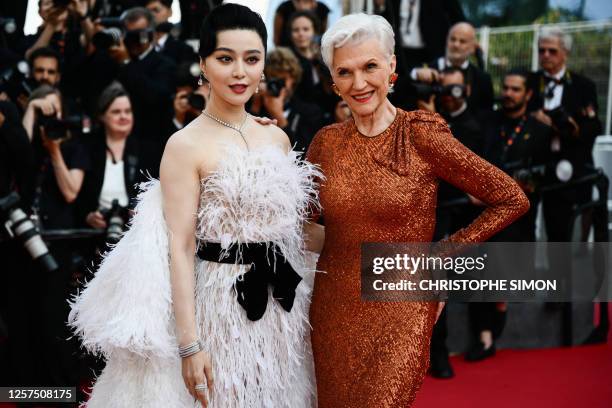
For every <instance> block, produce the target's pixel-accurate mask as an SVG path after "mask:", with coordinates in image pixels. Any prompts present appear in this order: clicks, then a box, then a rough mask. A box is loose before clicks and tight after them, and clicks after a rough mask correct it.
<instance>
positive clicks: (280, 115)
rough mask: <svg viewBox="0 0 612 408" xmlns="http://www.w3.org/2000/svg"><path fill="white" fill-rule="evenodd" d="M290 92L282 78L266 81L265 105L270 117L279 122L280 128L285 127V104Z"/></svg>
mask: <svg viewBox="0 0 612 408" xmlns="http://www.w3.org/2000/svg"><path fill="white" fill-rule="evenodd" d="M287 94H288V90H287V87H286V86H285V80H284V79H282V78H270V79H268V80H267V81H266V87H265V91H264V92H263V104H264V106H265V108H266V110H267V111H268V112H269V113H270V115H271V116H272V117H273V118H274V119H276V120H278V121H279V126H280V127H284V126H283V123H285V122H286V119H285V113H284V112H285V103H286V100H287Z"/></svg>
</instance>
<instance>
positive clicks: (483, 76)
mask: <svg viewBox="0 0 612 408" xmlns="http://www.w3.org/2000/svg"><path fill="white" fill-rule="evenodd" d="M476 46H477V39H476V30H475V29H474V27H473V26H472V25H471V24H470V23H466V22H460V23H457V24H455V25H453V26H452V27H451V29H450V31H449V32H448V36H447V38H446V52H445V56H444V57H440V58H438V59H436V60H434V61H432V62H431V63H429V64H426V65H424V66H423V67H420V68H415V69H413V70H412V71H411V72H410V77H411V78H412V80H414V81H418V82H425V83H433V82H437V81H438V79H439V73H440V72H441V71H443V70H444V69H446V68H449V67H454V68H459V69H461V71H463V74H464V75H465V78H466V83H467V85H468V86H469V88H470V94H469V95H468V100H467V103H468V109H470V110H471V111H472V113H474V114H476V115H477V116H478V117H483V116H485V115H486V114H487V113H489V112H490V111H491V110H492V108H493V83H492V82H491V76H490V75H489V74H487V73H486V72H484V71H483V70H482V69H480V68H478V67H477V66H475V65H474V64H472V63H471V62H470V60H469V58H470V56H471V55H473V54H474V53H475V51H476Z"/></svg>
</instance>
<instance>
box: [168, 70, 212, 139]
mask: <svg viewBox="0 0 612 408" xmlns="http://www.w3.org/2000/svg"><path fill="white" fill-rule="evenodd" d="M196 67H197V66H196ZM192 68H193V64H191V63H188V62H187V63H183V64H181V65H180V66H179V67H178V70H177V71H178V72H177V79H176V94H175V95H174V103H173V106H174V117H173V118H172V126H171V129H170V130H169V133H170V134H173V133H174V132H176V131H177V130H180V129H182V128H184V127H185V126H186V125H187V124H189V122H191V121H192V120H194V119H195V118H196V117H198V116H199V115H200V113H201V112H202V111H203V110H204V108H205V107H206V104H207V103H208V95H209V93H210V84H209V83H208V81H204V80H203V81H202V82H201V85H200V84H199V83H198V82H197V78H198V77H197V75H198V74H197V73H198V72H200V71H199V68H197V70H193V69H192ZM192 71H193V72H192ZM194 73H196V75H195V76H194V75H193V74H194Z"/></svg>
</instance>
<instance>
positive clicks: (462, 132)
mask: <svg viewBox="0 0 612 408" xmlns="http://www.w3.org/2000/svg"><path fill="white" fill-rule="evenodd" d="M464 72H465V71H463V70H461V69H459V68H455V67H448V68H445V69H444V70H442V71H441V72H440V73H439V75H438V83H437V84H433V85H427V84H420V85H419V86H418V88H417V89H418V92H417V95H419V97H420V98H421V99H419V102H418V106H419V108H420V109H424V110H428V111H430V112H439V113H440V114H441V115H442V116H443V117H444V119H445V120H446V121H447V123H448V125H449V127H450V129H451V131H452V134H453V136H454V137H455V138H457V140H459V141H460V142H461V143H462V144H463V145H465V146H466V147H468V148H469V149H470V150H472V151H473V152H474V153H477V154H479V155H481V156H482V155H483V153H484V145H485V143H484V134H483V129H482V128H481V126H480V124H479V122H478V120H477V119H476V117H475V115H474V114H473V113H472V111H471V110H470V109H469V98H470V94H471V86H470V85H469V84H468V83H467V82H466V77H465V74H464ZM462 200H463V202H461V201H462ZM453 202H455V204H452V203H453ZM478 204H479V203H478V202H476V199H474V198H472V197H468V196H466V194H465V193H463V192H462V191H460V190H458V189H457V188H455V187H453V186H451V185H450V184H448V183H440V186H439V188H438V206H437V209H436V230H435V233H434V240H440V239H442V238H444V237H446V236H448V235H450V234H452V233H454V232H456V231H458V230H460V229H461V228H464V227H466V226H467V225H469V224H470V223H471V222H472V221H473V220H474V219H475V218H476V217H477V216H478V215H479V214H480V212H481V211H482V207H481V206H480V205H478ZM447 335H448V329H447V318H446V311H445V310H443V311H442V314H441V315H440V318H439V319H438V322H437V323H436V325H435V326H434V330H433V335H432V339H431V350H430V372H431V375H432V376H434V377H437V378H451V377H453V376H454V373H453V369H452V367H451V365H450V361H449V359H448V348H447V346H446V338H447Z"/></svg>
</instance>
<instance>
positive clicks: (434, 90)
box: [412, 82, 466, 100]
mask: <svg viewBox="0 0 612 408" xmlns="http://www.w3.org/2000/svg"><path fill="white" fill-rule="evenodd" d="M412 86H413V88H414V91H415V93H416V96H417V99H421V100H427V99H429V98H430V97H431V96H432V95H436V96H452V97H453V98H455V99H460V98H465V97H466V90H465V86H463V85H459V84H452V85H446V86H442V85H440V84H438V83H433V84H424V83H420V82H416V83H414V84H412Z"/></svg>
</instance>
